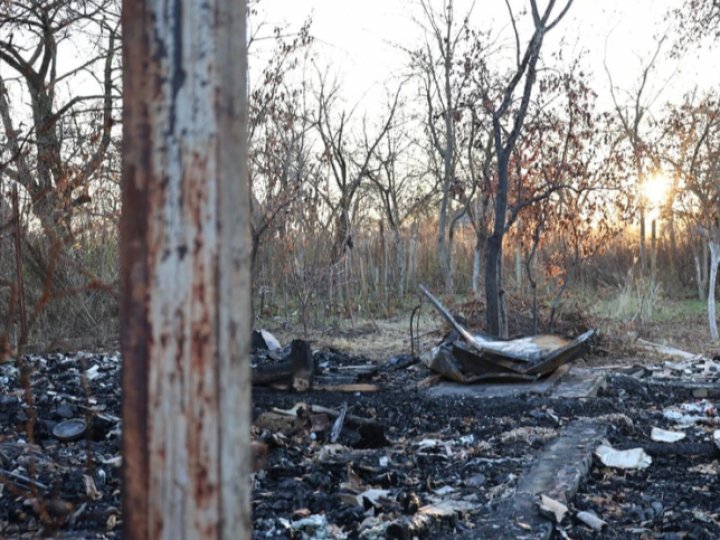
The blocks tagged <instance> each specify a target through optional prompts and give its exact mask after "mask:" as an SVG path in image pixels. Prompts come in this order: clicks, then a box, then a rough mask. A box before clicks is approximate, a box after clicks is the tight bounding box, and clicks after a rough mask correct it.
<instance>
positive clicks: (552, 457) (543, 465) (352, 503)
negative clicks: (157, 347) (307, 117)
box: [0, 350, 720, 539]
mask: <svg viewBox="0 0 720 540" xmlns="http://www.w3.org/2000/svg"><path fill="white" fill-rule="evenodd" d="M312 358H313V364H314V366H315V371H314V376H313V382H314V384H313V387H312V388H311V389H309V390H307V391H297V390H293V389H292V388H291V387H285V388H280V387H272V386H264V387H256V388H255V389H254V395H253V401H254V406H255V411H256V416H255V426H254V437H255V444H256V446H254V447H257V448H259V449H260V450H259V452H262V455H258V462H257V468H258V470H257V472H256V473H255V479H254V496H253V508H254V513H255V514H254V515H255V520H254V537H255V538H385V537H388V538H412V537H414V536H417V537H420V538H423V537H424V538H462V537H464V538H467V537H484V538H492V537H493V535H495V537H502V536H497V535H498V534H504V533H502V531H503V530H512V531H513V534H514V535H515V536H514V537H518V538H523V537H525V538H566V537H570V538H581V539H583V538H586V539H590V538H637V539H646V538H658V539H671V538H718V537H720V524H719V523H720V517H719V516H718V514H717V512H718V509H720V485H718V484H719V483H720V481H719V480H718V478H719V474H720V454H719V451H718V449H717V447H716V446H715V444H714V442H713V434H714V433H715V431H716V430H717V429H718V427H720V426H718V417H717V416H716V412H715V411H716V408H717V406H718V401H717V400H716V399H715V398H713V397H705V398H698V397H696V396H695V395H694V391H695V390H694V389H693V388H694V386H693V385H695V386H698V385H699V386H700V387H702V386H703V385H706V384H707V381H706V380H704V379H702V378H700V377H699V375H697V373H698V370H697V369H696V368H695V367H693V366H692V365H691V366H690V367H689V368H688V369H690V371H691V372H692V373H693V374H694V375H693V376H688V375H687V374H684V373H683V372H682V371H677V370H670V371H667V369H668V368H667V366H666V365H665V363H666V361H667V360H666V359H664V358H658V361H657V363H656V364H655V365H651V366H635V367H632V366H626V367H625V368H624V369H623V370H622V371H623V373H619V370H617V369H615V370H609V371H607V373H606V374H605V375H606V376H605V377H604V381H605V385H604V387H600V388H599V389H598V391H597V396H596V397H585V398H568V397H555V396H557V395H559V394H558V392H557V391H556V390H557V389H558V388H559V385H562V379H558V381H556V382H555V383H548V386H547V387H546V389H545V390H544V391H542V392H539V393H534V392H520V393H517V392H508V393H506V394H501V393H497V394H494V395H495V397H493V398H488V397H485V396H484V394H482V393H478V394H473V393H465V394H463V393H456V394H452V393H440V394H439V393H434V392H432V390H433V389H434V388H436V387H437V384H436V383H435V384H433V381H436V379H435V378H433V377H432V375H433V374H432V372H431V371H430V370H429V369H428V368H427V367H425V366H424V365H423V364H420V363H412V362H411V361H410V360H408V359H407V358H392V359H386V360H380V361H373V360H372V359H369V358H366V357H355V356H352V355H348V354H346V353H342V352H339V351H332V350H320V351H317V350H314V351H312ZM698 361H699V360H698ZM399 366H400V367H399ZM585 369H586V370H587V371H588V372H598V373H600V372H603V371H605V370H602V369H592V368H587V367H586V368H585ZM119 370H120V361H119V358H118V356H117V355H102V354H89V353H73V354H49V355H43V356H31V357H28V358H26V359H23V360H22V361H21V362H19V363H18V362H13V363H6V364H2V365H0V469H1V471H0V474H1V475H2V478H3V480H2V483H0V486H1V487H0V536H3V537H28V538H34V537H37V536H38V535H39V534H40V532H41V531H42V530H45V532H46V533H49V534H52V535H54V537H56V538H118V537H119V535H120V534H119V532H118V530H119V526H120V524H121V522H122V516H121V514H120V500H119V497H120V489H121V485H120V469H119V467H120V455H119V441H120V438H119V437H120V429H121V424H120V421H119V418H118V417H119V414H120V391H119ZM704 371H707V372H708V373H714V371H712V370H704ZM666 375H667V376H666ZM24 378H25V380H28V381H29V383H30V389H31V390H32V392H31V395H32V402H33V407H30V406H28V404H27V393H26V388H25V387H24V386H23V382H22V381H23V379H24ZM710 380H711V381H712V379H710ZM318 381H320V383H319V382H318ZM339 381H342V383H340V382H339ZM330 382H334V383H337V384H336V385H335V388H336V389H334V390H330V391H328V390H323V389H322V388H326V387H331V388H332V386H331V385H330V384H329V383H330ZM349 384H354V385H365V386H364V387H365V388H370V387H373V388H375V389H376V390H377V391H374V392H359V391H340V390H339V389H338V388H343V389H347V388H348V387H347V385H349ZM533 384H538V383H533ZM553 384H554V385H555V386H553ZM463 386H465V387H468V388H470V387H471V385H463ZM483 386H487V385H483ZM505 386H508V385H505ZM512 386H513V385H509V387H512ZM529 386H532V385H529ZM673 411H674V412H678V411H679V412H682V413H683V414H682V415H680V416H678V415H677V414H671V413H673ZM683 415H684V416H687V417H688V418H690V420H689V419H688V418H684V419H683V418H682V416H683ZM33 417H34V418H35V423H34V429H33V432H32V434H30V433H29V432H28V422H29V421H31V420H32V418H33ZM340 418H342V421H340V420H339V419H340ZM72 419H80V420H83V421H85V422H88V425H89V426H90V428H89V429H88V430H87V433H86V434H85V435H84V438H82V439H80V440H78V441H69V442H61V441H59V440H57V439H56V438H55V437H54V436H53V434H52V433H53V429H54V428H55V427H56V426H57V425H58V424H59V423H60V422H62V421H65V420H72ZM679 419H680V420H682V422H681V423H678V420H679ZM336 426H339V428H338V430H337V433H338V435H337V439H336V440H335V441H334V442H333V441H332V440H331V439H332V433H333V428H334V427H336ZM654 428H655V429H656V431H655V439H657V438H658V437H657V434H658V431H657V429H662V430H665V431H667V432H682V433H684V434H685V438H683V439H682V440H678V441H677V442H662V441H661V440H654V439H653V436H652V435H653V429H654ZM588 434H589V435H588ZM31 435H32V436H31ZM575 441H577V442H575ZM600 444H604V445H607V446H609V447H610V448H612V449H616V450H628V449H635V448H641V449H643V451H644V452H645V453H647V454H648V455H649V456H650V457H651V458H652V463H651V464H649V465H648V466H647V467H646V468H642V469H641V468H637V469H618V468H613V467H606V466H603V465H602V463H601V462H600V459H599V458H598V457H597V455H596V450H597V447H598V446H599V445H600ZM561 452H565V453H561ZM557 479H563V480H562V481H559V480H557ZM542 495H545V497H547V498H549V499H551V500H552V501H556V502H557V503H558V504H560V505H564V506H566V507H567V509H568V510H567V513H566V514H565V515H564V517H563V519H562V520H561V521H560V522H559V523H557V522H556V520H557V518H556V517H554V516H556V514H555V513H554V511H553V510H552V508H557V507H556V506H554V505H553V504H551V503H548V504H549V505H550V506H548V508H551V510H547V509H546V510H545V511H544V512H542V511H541V510H540V508H539V505H538V502H539V501H540V499H541V496H542ZM546 502H547V500H546ZM561 514H562V512H561ZM595 518H597V519H595ZM598 520H599V521H598ZM593 526H595V527H597V528H598V529H599V530H595V529H593V528H592V527H593ZM504 528H505V529H504Z"/></svg>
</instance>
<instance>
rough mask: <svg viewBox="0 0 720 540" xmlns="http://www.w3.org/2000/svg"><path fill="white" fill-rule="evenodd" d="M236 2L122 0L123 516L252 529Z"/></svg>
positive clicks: (240, 1)
mask: <svg viewBox="0 0 720 540" xmlns="http://www.w3.org/2000/svg"><path fill="white" fill-rule="evenodd" d="M245 11H246V1H245V0H202V1H197V0H124V2H123V55H124V58H123V62H124V96H125V97H124V116H123V130H124V131H123V139H124V143H123V213H122V219H121V227H120V229H121V276H122V277H121V287H122V302H121V309H122V329H121V342H122V351H123V358H124V364H123V481H124V493H123V520H124V524H125V530H124V537H125V538H128V539H140V538H152V539H156V538H167V539H172V540H179V539H184V538H187V539H190V538H198V539H200V538H202V539H213V538H218V539H220V538H222V539H243V538H250V535H251V529H252V523H251V515H250V506H251V505H250V491H249V488H250V486H249V475H250V445H249V442H250V441H249V436H250V431H249V426H250V380H249V365H248V362H249V356H248V354H247V351H248V348H249V337H250V316H249V314H250V274H249V263H250V252H249V246H250V243H249V236H248V224H249V202H248V199H247V196H248V192H247V187H246V186H247V172H246V160H247V148H246V136H245V129H246V124H247V99H246V86H247V84H246V76H247V75H246V73H247V51H246V49H245V47H246V46H245V32H246V31H245Z"/></svg>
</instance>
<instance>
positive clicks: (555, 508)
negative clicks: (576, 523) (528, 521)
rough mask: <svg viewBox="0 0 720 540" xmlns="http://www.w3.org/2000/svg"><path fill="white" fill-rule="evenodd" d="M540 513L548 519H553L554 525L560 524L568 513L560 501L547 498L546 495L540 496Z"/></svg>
mask: <svg viewBox="0 0 720 540" xmlns="http://www.w3.org/2000/svg"><path fill="white" fill-rule="evenodd" d="M539 504H540V512H542V513H543V514H545V515H546V516H548V517H552V518H554V519H555V523H560V522H561V521H562V520H563V519H565V516H566V515H567V513H568V507H567V506H565V505H564V504H563V503H561V502H560V501H556V500H555V499H553V498H551V497H548V496H547V495H540V503H539Z"/></svg>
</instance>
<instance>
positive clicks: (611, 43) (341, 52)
mask: <svg viewBox="0 0 720 540" xmlns="http://www.w3.org/2000/svg"><path fill="white" fill-rule="evenodd" d="M433 1H434V3H435V4H436V5H437V6H438V7H440V6H441V5H442V0H433ZM682 1H683V0H575V2H574V4H573V6H572V8H571V10H570V12H569V14H568V16H567V17H566V18H565V19H564V20H563V21H562V23H561V24H560V26H558V27H557V28H556V29H555V30H553V31H552V33H551V34H550V35H549V39H548V40H547V41H546V50H545V57H547V53H548V52H550V50H551V49H552V48H557V47H558V46H559V43H560V41H561V40H562V41H563V42H564V49H565V51H566V55H565V57H566V59H569V58H570V57H571V56H573V55H575V54H577V52H578V51H579V50H582V49H587V50H588V55H587V57H586V63H585V65H586V66H587V68H586V69H587V70H588V71H589V72H592V73H593V74H594V75H595V77H596V79H595V80H596V83H595V85H594V87H595V89H596V91H597V92H598V94H600V99H601V102H602V100H603V99H607V88H608V81H607V76H606V74H605V69H604V67H603V60H604V58H607V63H608V65H609V67H610V70H611V72H612V74H613V80H614V81H615V84H616V85H617V86H620V87H632V86H633V85H634V84H635V83H636V81H637V79H638V77H639V73H640V69H641V68H640V65H641V64H640V60H641V59H649V58H650V57H651V56H652V54H653V53H654V51H655V48H656V46H657V45H656V44H657V38H656V36H657V35H660V34H663V33H664V32H665V31H666V29H667V28H668V23H667V22H664V18H665V15H666V13H667V12H668V10H669V9H670V8H672V7H676V6H678V5H680V4H681V3H682ZM470 3H471V2H470V0H456V2H455V4H456V12H457V13H459V14H464V13H465V12H466V10H467V6H469V5H470ZM513 5H515V6H516V9H519V8H520V7H521V6H522V5H527V2H521V1H517V0H516V1H515V2H513ZM260 7H261V15H260V16H259V19H261V20H266V21H267V22H268V24H269V25H275V24H280V23H282V22H283V21H284V22H287V23H289V24H290V25H291V26H292V27H297V26H299V25H300V23H301V22H302V21H303V20H304V19H305V18H307V16H308V15H310V14H312V18H313V24H312V34H313V36H315V38H316V43H315V45H314V50H315V57H316V61H317V62H318V64H320V65H321V66H329V67H330V71H331V72H332V73H335V74H337V75H338V77H339V79H340V80H341V82H342V86H343V94H344V95H345V97H346V99H347V101H348V103H349V104H351V105H354V104H355V103H357V102H360V103H361V106H362V107H363V108H369V109H371V108H372V103H373V102H374V101H376V100H378V99H382V96H384V95H385V92H384V90H383V88H384V86H386V85H387V83H388V81H392V79H393V77H397V76H399V75H400V74H401V73H402V72H403V69H404V68H405V66H406V65H407V57H406V55H405V54H404V53H403V52H402V51H400V50H399V49H398V48H397V47H394V46H393V44H396V43H397V44H401V45H403V46H407V47H412V46H413V44H417V43H419V37H420V30H419V28H418V26H417V25H416V24H415V23H414V22H413V20H412V18H413V17H416V18H419V17H420V12H419V8H418V6H417V2H416V0H363V1H356V0H262V2H261V3H260ZM471 21H472V24H473V25H474V26H477V27H480V28H483V29H487V28H490V29H492V30H493V32H496V33H501V32H507V31H509V26H508V17H507V12H506V8H505V3H504V0H477V1H476V4H475V9H474V11H473V16H472V18H471ZM507 35H508V36H509V34H507ZM606 44H607V46H606ZM665 49H666V50H669V44H668V45H667V46H666V47H665ZM606 51H607V52H606ZM719 59H720V54H717V51H715V54H714V55H713V54H711V52H710V51H708V50H702V51H700V52H696V51H694V52H693V53H691V54H690V55H688V56H687V57H686V58H685V59H683V61H682V62H675V61H672V60H670V59H669V58H668V57H667V55H665V54H662V55H661V58H660V62H659V65H658V70H657V75H656V77H654V78H653V85H652V86H653V90H655V92H654V93H655V94H657V93H659V92H660V90H661V89H662V88H663V87H664V86H665V83H666V81H669V84H668V85H667V87H665V89H664V90H663V91H662V92H661V93H660V96H659V98H658V100H657V103H658V106H659V104H661V103H662V102H664V101H666V100H675V99H678V98H679V97H680V96H681V95H682V94H683V93H684V92H686V91H688V90H690V89H691V88H693V87H694V86H695V85H696V84H697V85H699V86H701V87H703V86H711V85H712V86H715V87H717V86H718V85H719V84H720V60H719ZM390 86H392V85H390Z"/></svg>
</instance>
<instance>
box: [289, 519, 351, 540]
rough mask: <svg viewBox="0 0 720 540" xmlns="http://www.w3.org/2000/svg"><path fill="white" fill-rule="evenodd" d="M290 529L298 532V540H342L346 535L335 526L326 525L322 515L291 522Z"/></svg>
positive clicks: (326, 521)
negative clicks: (300, 539)
mask: <svg viewBox="0 0 720 540" xmlns="http://www.w3.org/2000/svg"><path fill="white" fill-rule="evenodd" d="M290 527H292V529H294V530H296V531H298V532H300V533H301V536H300V538H303V539H304V540H305V539H306V540H344V539H345V538H347V534H345V533H344V532H342V531H341V530H340V529H339V528H338V527H337V526H335V525H332V524H330V523H328V520H327V517H326V516H325V515H324V514H314V515H312V516H308V517H306V518H302V519H298V520H293V521H292V522H291V523H290Z"/></svg>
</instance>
